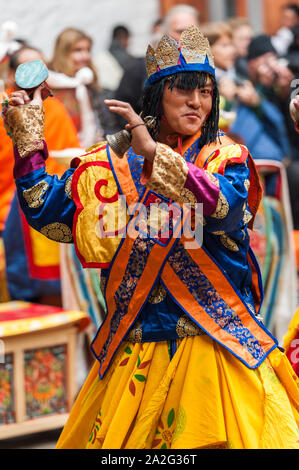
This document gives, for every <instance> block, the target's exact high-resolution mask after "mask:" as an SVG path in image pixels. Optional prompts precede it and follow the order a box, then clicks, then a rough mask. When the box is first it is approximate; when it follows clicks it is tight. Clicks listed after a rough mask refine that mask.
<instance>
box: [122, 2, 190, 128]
mask: <svg viewBox="0 0 299 470" xmlns="http://www.w3.org/2000/svg"><path fill="white" fill-rule="evenodd" d="M190 24H195V25H197V26H198V25H199V12H198V10H196V9H195V8H193V7H191V6H189V5H184V4H180V5H176V6H175V7H173V8H171V9H170V10H169V11H168V12H167V14H166V16H165V17H164V18H159V19H158V20H157V21H155V22H154V23H153V25H152V29H151V39H150V41H149V42H150V44H152V46H153V47H156V46H157V43H158V42H159V40H160V39H161V37H162V36H163V34H169V35H170V36H171V37H173V38H174V39H175V40H176V41H178V40H179V39H180V35H181V33H182V31H184V29H186V28H187V27H188V26H189V25H190ZM146 79H147V74H146V68H145V58H144V57H139V58H135V59H133V60H129V61H128V64H127V67H126V70H125V73H124V75H123V77H122V79H121V81H120V84H119V87H118V89H117V90H116V91H115V95H114V96H115V98H116V99H117V100H120V101H126V102H127V103H130V105H131V106H132V107H133V109H134V110H135V111H136V112H137V113H140V111H141V100H142V94H143V86H144V83H145V81H146ZM116 119H117V122H118V128H119V129H122V128H123V127H124V125H125V124H126V123H125V121H124V120H123V119H122V118H121V117H120V116H117V117H116Z"/></svg>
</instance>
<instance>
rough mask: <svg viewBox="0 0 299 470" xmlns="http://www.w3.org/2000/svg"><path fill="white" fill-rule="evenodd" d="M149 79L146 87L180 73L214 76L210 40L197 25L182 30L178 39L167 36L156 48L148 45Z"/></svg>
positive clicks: (147, 67) (147, 63) (147, 68)
mask: <svg viewBox="0 0 299 470" xmlns="http://www.w3.org/2000/svg"><path fill="white" fill-rule="evenodd" d="M146 71H147V74H148V79H147V82H146V84H145V86H148V85H151V84H152V83H154V82H156V81H157V80H159V79H160V78H163V77H167V76H169V75H172V74H173V73H177V72H188V71H189V72H191V71H196V72H207V73H210V74H212V75H213V76H215V65H214V58H213V55H212V52H211V48H210V44H209V41H208V39H207V38H206V37H205V36H204V35H203V34H202V32H201V31H200V30H199V28H198V27H197V26H195V25H190V26H188V28H187V29H185V31H183V33H182V35H181V37H180V40H179V42H178V43H177V42H176V41H175V40H174V39H173V38H171V37H170V36H168V35H164V36H163V37H162V38H161V39H160V41H159V43H158V45H157V48H156V50H154V48H153V47H152V46H151V45H149V46H148V48H147V52H146Z"/></svg>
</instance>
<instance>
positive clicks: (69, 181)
mask: <svg viewBox="0 0 299 470" xmlns="http://www.w3.org/2000/svg"><path fill="white" fill-rule="evenodd" d="M72 179H73V175H71V176H69V177H68V179H67V180H66V182H65V186H64V191H65V194H66V195H67V197H68V198H69V199H73V195H72Z"/></svg>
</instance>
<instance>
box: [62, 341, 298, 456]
mask: <svg viewBox="0 0 299 470" xmlns="http://www.w3.org/2000/svg"><path fill="white" fill-rule="evenodd" d="M98 370H99V366H98V363H97V362H96V363H95V364H94V366H93V368H92V370H91V372H90V374H89V376H88V378H87V380H86V382H85V384H84V385H83V387H82V389H81V391H80V394H79V395H78V398H77V400H76V402H75V404H74V407H73V409H72V411H71V414H70V417H69V419H68V422H67V423H66V425H65V427H64V429H63V431H62V433H61V436H60V438H59V440H58V443H57V448H67V449H92V448H94V449H166V448H167V449H195V448H210V447H212V448H213V447H215V448H231V449H298V448H299V435H298V424H299V413H298V412H299V380H298V378H297V376H296V375H295V373H294V371H293V369H292V367H291V365H290V363H289V361H288V360H287V358H286V356H285V355H284V354H283V353H281V352H280V351H279V350H278V349H275V350H274V351H272V352H271V354H270V355H269V357H268V359H266V360H265V361H264V362H263V363H262V364H261V365H260V366H259V367H258V368H257V369H256V370H251V369H248V368H247V367H246V366H245V365H244V364H242V363H241V362H240V360H238V359H237V358H236V357H234V356H233V355H232V354H231V353H229V352H228V351H227V350H225V349H224V348H223V347H222V346H220V345H219V344H217V343H216V342H215V341H213V340H212V339H211V338H210V337H209V336H207V335H202V336H194V337H189V338H184V339H180V340H178V341H177V351H176V353H175V354H174V356H173V358H172V359H171V358H170V354H169V348H168V343H167V341H162V342H158V343H154V342H153V343H123V344H122V345H121V347H120V348H119V350H118V352H117V354H116V356H115V358H114V360H113V363H112V364H111V365H110V368H109V370H108V372H107V373H106V375H105V377H104V379H103V380H100V379H99V376H98Z"/></svg>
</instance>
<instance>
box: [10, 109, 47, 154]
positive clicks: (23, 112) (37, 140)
mask: <svg viewBox="0 0 299 470" xmlns="http://www.w3.org/2000/svg"><path fill="white" fill-rule="evenodd" d="M7 124H8V131H9V132H10V133H11V135H12V141H13V144H14V145H16V146H17V148H18V152H19V154H20V156H21V157H22V158H24V157H27V156H29V155H31V154H33V153H35V152H37V151H38V150H43V149H44V142H43V139H44V127H45V111H44V108H43V107H42V106H39V105H33V104H26V105H21V106H10V107H9V108H8V111H7Z"/></svg>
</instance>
